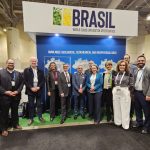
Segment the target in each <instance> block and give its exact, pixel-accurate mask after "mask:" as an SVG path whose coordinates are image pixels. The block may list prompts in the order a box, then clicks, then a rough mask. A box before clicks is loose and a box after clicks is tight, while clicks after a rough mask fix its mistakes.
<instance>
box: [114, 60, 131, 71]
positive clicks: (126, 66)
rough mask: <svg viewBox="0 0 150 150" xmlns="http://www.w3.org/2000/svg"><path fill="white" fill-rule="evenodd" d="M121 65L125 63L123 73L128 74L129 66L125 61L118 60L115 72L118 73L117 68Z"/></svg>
mask: <svg viewBox="0 0 150 150" xmlns="http://www.w3.org/2000/svg"><path fill="white" fill-rule="evenodd" d="M121 63H125V72H127V73H129V66H128V63H127V62H126V61H125V60H119V61H118V63H117V67H116V71H117V72H119V71H120V69H119V66H120V65H121Z"/></svg>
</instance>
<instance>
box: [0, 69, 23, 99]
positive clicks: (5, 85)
mask: <svg viewBox="0 0 150 150" xmlns="http://www.w3.org/2000/svg"><path fill="white" fill-rule="evenodd" d="M14 76H15V77H14V81H15V86H14V88H12V84H11V81H12V78H11V76H10V74H9V72H8V71H7V70H6V69H2V70H0V97H5V98H6V97H8V96H7V95H5V94H4V93H5V92H6V91H12V90H13V91H18V93H19V94H18V95H17V96H15V97H14V98H15V99H16V100H20V99H21V91H22V88H23V84H24V83H23V77H22V75H21V73H20V72H18V71H16V70H14Z"/></svg>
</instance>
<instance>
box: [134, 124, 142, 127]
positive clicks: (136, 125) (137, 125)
mask: <svg viewBox="0 0 150 150" xmlns="http://www.w3.org/2000/svg"><path fill="white" fill-rule="evenodd" d="M132 127H133V128H142V127H143V125H140V124H133V125H132Z"/></svg>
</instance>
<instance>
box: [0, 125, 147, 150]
mask: <svg viewBox="0 0 150 150" xmlns="http://www.w3.org/2000/svg"><path fill="white" fill-rule="evenodd" d="M0 150H150V134H147V135H142V134H140V132H139V131H137V130H135V129H134V130H133V129H132V130H128V131H125V130H123V129H122V128H118V127H116V126H114V125H113V124H100V125H82V126H70V127H59V128H48V129H38V130H27V131H13V132H10V134H9V136H8V137H0Z"/></svg>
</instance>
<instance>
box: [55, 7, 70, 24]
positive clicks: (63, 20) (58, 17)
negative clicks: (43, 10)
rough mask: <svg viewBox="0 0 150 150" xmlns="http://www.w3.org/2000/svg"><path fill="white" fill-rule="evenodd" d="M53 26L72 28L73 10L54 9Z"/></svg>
mask: <svg viewBox="0 0 150 150" xmlns="http://www.w3.org/2000/svg"><path fill="white" fill-rule="evenodd" d="M53 25H63V26H72V9H70V8H63V9H62V8H56V7H53Z"/></svg>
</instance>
